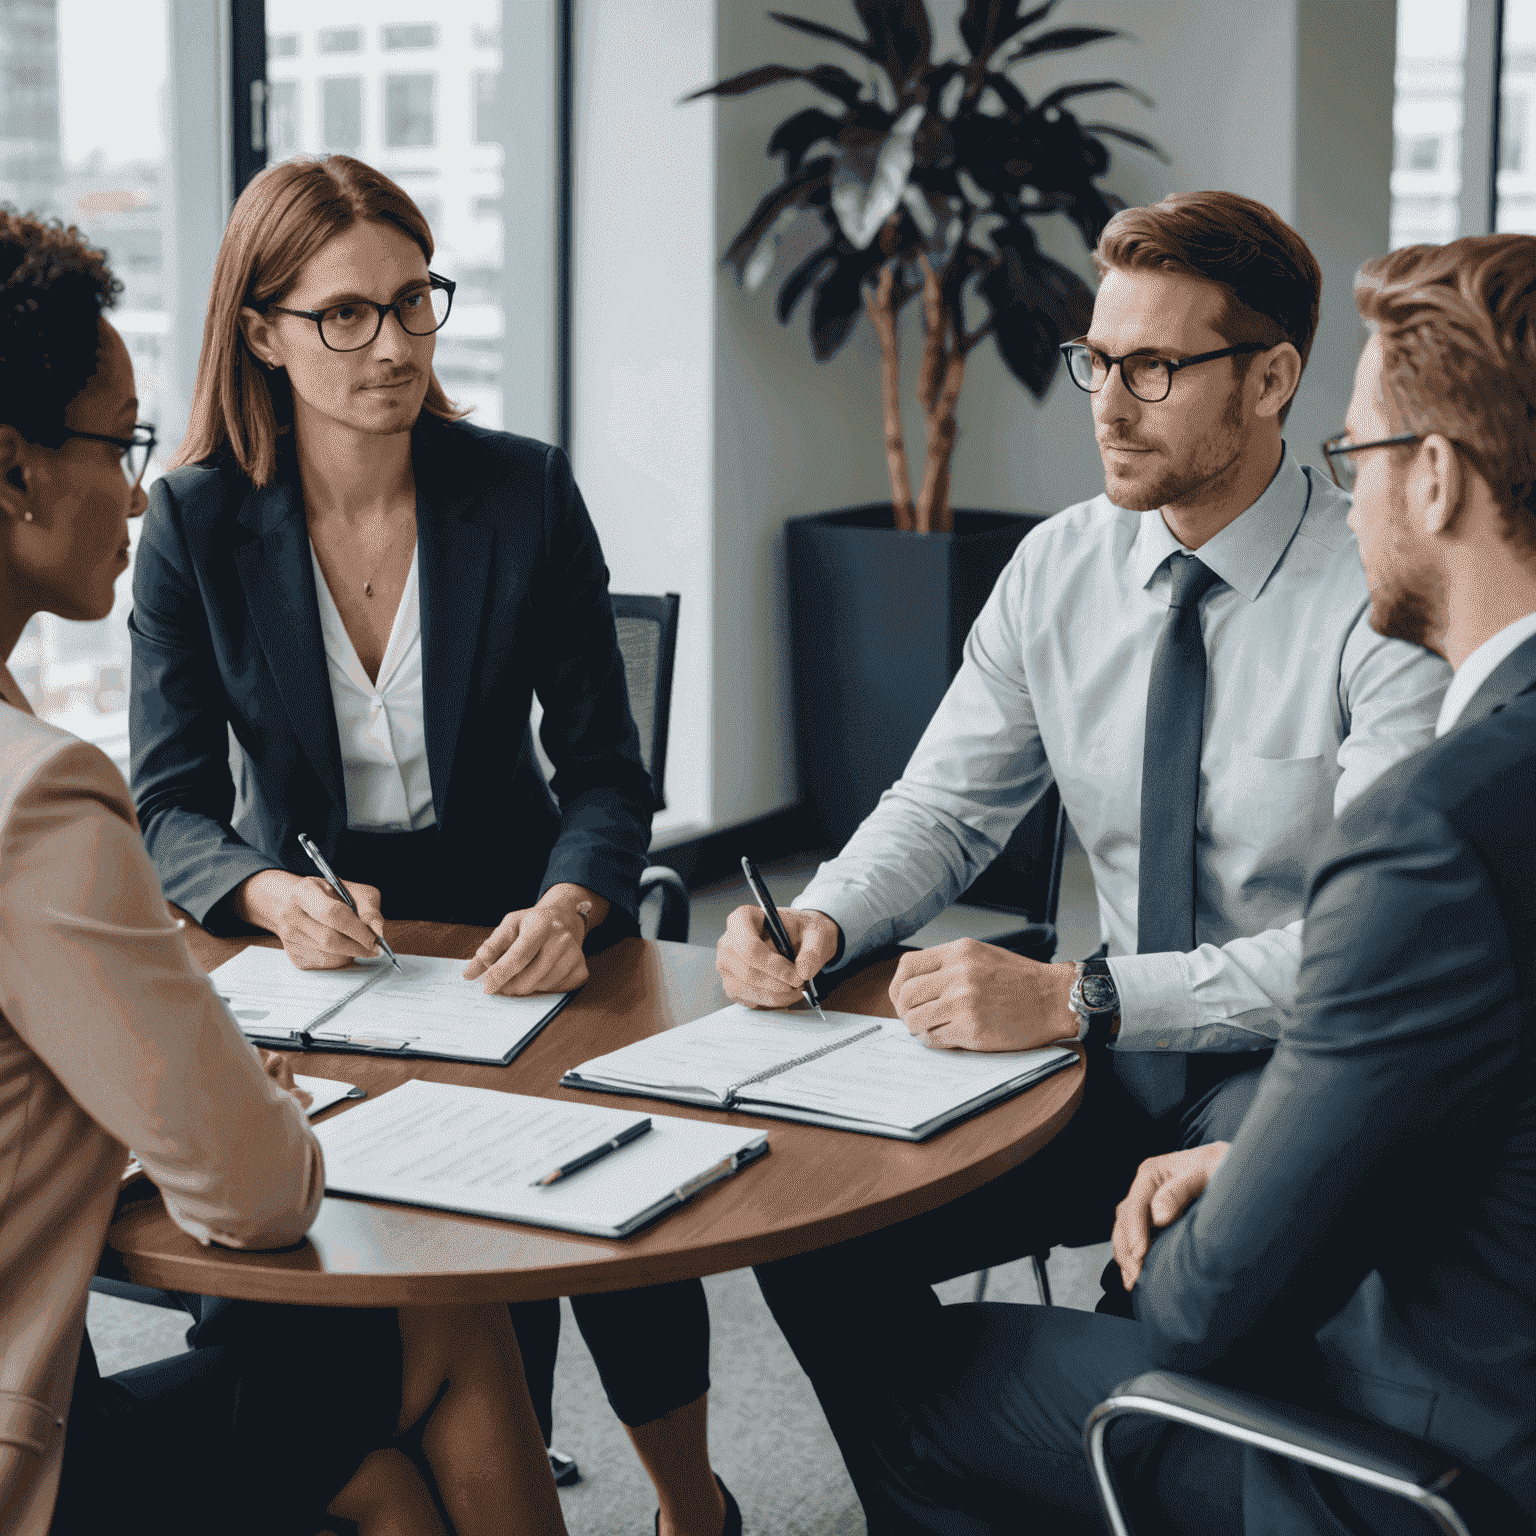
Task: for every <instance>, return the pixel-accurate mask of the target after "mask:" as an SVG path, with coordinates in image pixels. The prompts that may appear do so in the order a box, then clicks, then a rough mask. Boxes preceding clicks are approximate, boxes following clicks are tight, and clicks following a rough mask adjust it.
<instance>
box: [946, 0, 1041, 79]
mask: <svg viewBox="0 0 1536 1536" xmlns="http://www.w3.org/2000/svg"><path fill="white" fill-rule="evenodd" d="M1055 9H1056V0H1045V4H1044V5H1037V6H1036V7H1035V8H1034V9H1033V10H1031V11H1028V12H1026V13H1025V14H1024V15H1023V16H1020V15H1019V0H966V6H965V10H964V12H963V13H962V14H961V17H960V40H961V41H962V42H963V43H964V44H965V46H966V47H967V48H969V49H970V50H971V57H972V58H973V59H975V60H976V61H977V62H978V63H980V64H985V63H986V62H987V60H988V59H990V58H991V57H992V55H993V54H994V53H996V52H997V50H998V49H999V48H1001V47H1002V45H1003V44H1004V43H1006V42H1007V41H1008V39H1009V38H1010V37H1017V36H1018V35H1019V33H1020V32H1022V31H1024V30H1025V28H1026V27H1032V26H1034V24H1035V23H1036V22H1037V21H1044V20H1045V18H1046V17H1047V16H1048V15H1049V14H1050V13H1051V12H1052V11H1053V10H1055Z"/></svg>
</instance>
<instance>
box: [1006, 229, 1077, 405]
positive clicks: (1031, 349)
mask: <svg viewBox="0 0 1536 1536" xmlns="http://www.w3.org/2000/svg"><path fill="white" fill-rule="evenodd" d="M992 238H993V243H994V244H995V245H996V246H997V247H998V252H999V255H1000V256H1001V258H1002V259H1001V260H1000V261H998V262H997V264H996V265H995V266H994V267H993V268H992V270H991V271H989V272H987V273H984V274H983V276H982V278H981V281H980V283H979V284H978V286H979V287H980V289H981V292H982V296H983V297H984V298H985V299H986V301H987V303H988V305H989V306H990V308H991V311H992V334H993V338H994V339H995V340H996V342H997V350H998V353H999V355H1000V356H1001V357H1002V359H1003V363H1004V364H1005V366H1006V367H1007V369H1008V371H1009V372H1010V373H1011V374H1012V375H1013V376H1014V378H1016V379H1017V380H1018V381H1019V383H1021V384H1022V385H1023V386H1024V387H1025V388H1026V389H1027V390H1028V391H1029V392H1030V393H1031V394H1032V395H1033V396H1034V397H1035V399H1037V400H1040V399H1043V398H1044V396H1045V392H1046V390H1048V389H1049V388H1050V387H1051V382H1052V380H1053V379H1054V378H1055V377H1056V369H1057V367H1058V366H1059V365H1060V362H1061V354H1060V352H1059V351H1058V350H1057V348H1058V347H1060V345H1061V343H1062V342H1064V341H1070V340H1071V339H1072V338H1073V337H1074V336H1081V335H1082V334H1083V332H1084V331H1086V330H1087V329H1088V326H1089V324H1090V322H1091V321H1092V319H1093V294H1092V292H1091V291H1090V290H1089V288H1088V285H1087V284H1086V283H1085V282H1084V281H1083V280H1082V279H1081V278H1080V277H1078V275H1077V274H1076V273H1075V272H1072V271H1070V270H1068V268H1066V267H1064V266H1062V265H1061V263H1060V262H1057V261H1053V260H1052V259H1051V258H1050V257H1049V256H1046V255H1044V254H1043V253H1042V252H1041V251H1040V250H1039V249H1038V247H1036V245H1035V242H1034V237H1033V236H1032V235H1030V233H1029V231H1028V230H1027V229H1025V228H1024V227H1023V226H1022V225H1015V226H1012V227H1010V228H1008V229H1004V230H998V231H995V232H994V234H993V237H992Z"/></svg>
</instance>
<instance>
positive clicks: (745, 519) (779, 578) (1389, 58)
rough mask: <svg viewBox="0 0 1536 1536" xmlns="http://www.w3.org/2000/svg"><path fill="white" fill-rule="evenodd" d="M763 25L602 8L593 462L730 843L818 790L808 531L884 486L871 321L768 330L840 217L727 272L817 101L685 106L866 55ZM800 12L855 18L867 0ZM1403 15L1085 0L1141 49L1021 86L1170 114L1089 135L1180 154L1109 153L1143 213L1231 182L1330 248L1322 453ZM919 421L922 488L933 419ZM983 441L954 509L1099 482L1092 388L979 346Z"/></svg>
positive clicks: (1336, 417)
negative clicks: (787, 572) (808, 761)
mask: <svg viewBox="0 0 1536 1536" xmlns="http://www.w3.org/2000/svg"><path fill="white" fill-rule="evenodd" d="M765 9H766V7H765V6H764V5H762V4H761V3H760V0H626V3H625V4H624V5H616V4H612V3H604V0H585V5H584V6H583V7H579V14H580V16H581V24H580V32H579V37H578V53H577V60H576V66H577V78H578V82H579V86H578V90H579V95H578V103H577V111H578V139H577V155H578V158H577V191H576V204H577V236H576V246H577V268H576V295H575V300H576V311H577V317H578V320H577V348H576V357H575V374H576V433H575V455H576V465H577V471H578V474H579V475H580V476H581V479H582V484H583V487H584V489H585V490H586V492H587V495H588V499H589V501H590V502H591V503H592V505H593V510H594V515H595V516H596V517H597V518H598V525H599V528H600V530H601V532H602V534H603V539H604V543H605V546H606V548H607V549H608V552H609V560H610V564H611V565H612V567H613V569H614V576H615V581H616V584H617V585H619V586H621V587H628V588H630V589H632V590H657V591H659V590H662V589H663V588H664V587H666V586H671V587H672V588H674V589H677V590H681V591H682V592H683V594H684V596H683V625H684V631H683V647H682V652H681V654H680V657H679V672H678V678H677V683H676V688H675V693H674V705H673V722H672V731H673V738H672V740H673V746H672V750H671V756H670V758H669V764H668V793H669V798H670V799H672V800H673V801H674V803H675V804H677V805H678V814H679V815H683V814H686V816H687V817H688V818H689V819H690V820H694V821H699V822H702V823H703V824H704V825H706V826H709V827H723V826H729V825H732V824H734V823H738V822H741V821H745V820H748V819H751V818H752V817H755V816H760V815H763V814H766V813H768V812H771V811H773V810H776V809H779V808H781V807H783V806H787V805H790V804H792V803H793V802H794V801H795V799H796V798H797V790H796V786H795V780H794V766H793V742H792V734H791V719H790V695H789V665H788V636H787V627H788V626H787V599H786V593H785V582H784V568H783V536H782V531H781V530H782V525H783V522H784V519H785V518H786V517H789V516H793V515H794V514H796V513H800V512H811V511H818V510H822V509H825V508H829V507H836V506H843V505H849V504H852V503H856V502H860V501H876V500H885V499H888V496H889V491H888V488H887V481H886V477H885V466H884V456H883V453H882V449H881V440H880V404H879V354H878V349H877V347H876V344H875V341H874V338H873V336H872V334H871V333H870V330H869V327H868V326H867V325H866V324H864V323H862V322H861V324H860V326H859V327H858V329H857V330H856V331H855V333H854V335H853V336H852V337H851V338H850V340H849V341H848V343H847V344H846V345H845V347H844V348H843V350H842V352H841V353H840V354H839V355H838V356H837V358H835V359H834V360H833V361H832V362H831V363H829V364H827V365H825V366H818V365H817V364H816V363H815V362H814V361H813V359H812V356H811V351H810V346H809V342H808V339H807V333H806V326H807V314H808V303H807V302H805V301H803V302H802V306H801V308H800V309H799V310H798V311H797V312H796V314H795V316H794V317H793V319H792V320H791V322H790V324H789V325H788V326H787V327H781V326H780V325H779V324H778V322H777V320H776V318H775V315H774V308H773V301H774V296H775V295H776V293H777V287H778V282H779V280H780V279H781V278H782V276H783V274H784V273H785V272H787V271H788V270H790V268H791V266H792V265H793V264H794V263H795V262H796V261H797V260H798V259H799V257H800V255H803V254H804V253H806V252H807V251H809V250H810V249H812V248H813V242H815V243H819V242H818V241H817V229H816V227H815V226H814V225H812V224H810V223H808V222H806V221H802V228H801V229H800V230H798V231H796V232H795V233H794V234H793V235H791V236H790V237H789V238H787V239H786V240H785V242H784V246H783V249H782V250H781V253H780V259H779V263H778V265H776V267H775V271H774V273H773V274H771V275H770V277H769V279H768V281H767V282H766V283H765V284H764V285H763V287H762V288H761V289H759V290H758V291H757V292H756V293H745V292H742V291H740V290H738V289H737V287H736V285H735V281H734V278H733V276H732V275H731V274H730V273H729V272H728V271H725V270H722V269H721V268H720V267H719V265H718V263H719V256H720V254H721V252H723V250H724V248H725V246H726V244H727V243H728V242H729V240H730V238H731V237H732V236H733V235H734V234H735V232H736V230H737V229H738V228H739V227H740V225H741V224H742V222H743V221H744V220H745V218H746V217H747V215H748V213H749V212H750V211H751V209H752V207H753V206H754V205H755V203H756V202H757V200H758V199H759V198H760V197H761V196H762V195H763V194H764V193H765V192H766V191H767V190H768V189H769V188H770V187H772V186H773V185H775V184H776V182H777V181H778V179H779V162H778V160H777V159H775V160H768V159H767V158H766V156H765V154H764V149H765V147H766V145H767V142H768V138H769V136H770V134H771V133H772V130H773V128H774V126H775V125H776V124H777V123H778V122H780V121H781V120H782V119H783V118H785V117H787V116H788V115H789V114H790V113H791V112H793V111H795V110H798V109H799V108H800V107H802V106H808V105H811V104H813V103H814V102H817V101H818V99H819V98H818V95H817V93H815V92H813V91H811V90H810V89H809V88H808V87H804V86H801V85H799V84H795V83H790V84H786V85H781V86H777V87H772V88H767V89H764V90H762V91H759V92H757V93H755V94H754V95H750V96H746V97H741V98H737V99H735V100H731V101H726V102H722V103H720V104H719V105H718V107H716V106H712V105H710V104H708V103H698V104H694V105H691V106H688V107H683V108H678V107H674V106H673V105H672V103H673V102H674V101H675V100H676V99H677V97H679V96H681V95H682V94H684V93H685V92H686V91H687V90H688V89H690V88H693V87H696V86H698V85H702V84H705V83H707V82H709V81H711V80H714V79H716V78H720V77H723V76H726V75H730V74H734V73H737V72H739V71H741V70H743V69H747V68H751V67H753V66H755V65H758V64H762V63H767V62H772V61H778V62H782V63H785V64H791V65H811V64H815V63H819V62H822V61H823V60H828V59H831V58H834V57H836V56H837V55H838V54H839V53H841V52H842V50H839V49H837V48H836V47H835V45H832V44H824V43H819V42H817V41H816V40H815V39H812V38H808V37H804V36H802V35H800V34H798V33H794V32H791V31H789V30H788V29H786V28H783V27H781V26H779V25H777V24H775V23H774V22H772V21H771V20H769V19H768V18H767V17H766V15H765V14H764V11H765ZM790 9H792V11H793V13H794V14H797V15H801V16H805V17H809V18H812V19H815V20H819V21H823V22H826V23H828V24H830V25H833V26H837V27H840V28H843V29H845V30H851V31H857V30H858V24H857V21H856V18H855V15H854V12H853V9H852V6H851V5H850V4H848V3H847V0H798V3H795V4H793V5H792V6H791V7H790ZM930 9H931V11H932V12H933V14H934V18H935V26H936V28H937V29H938V33H939V35H938V40H937V45H936V51H937V52H938V53H940V54H942V53H944V52H947V51H949V50H950V49H953V48H957V47H958V39H957V37H956V35H955V31H954V27H955V19H956V18H957V17H958V15H959V13H960V10H961V5H960V0H930ZM1394 16H1395V6H1394V0H1136V3H1129V0H1065V3H1064V4H1062V5H1061V6H1059V7H1058V9H1057V11H1056V12H1055V13H1054V15H1053V17H1052V23H1053V24H1059V25H1074V24H1076V25H1083V24H1087V25H1093V24H1099V25H1110V26H1119V27H1123V28H1125V29H1126V30H1127V31H1130V32H1133V33H1134V34H1135V37H1136V39H1137V40H1136V41H1132V40H1114V41H1111V42H1108V43H1102V44H1098V45H1095V46H1093V47H1090V48H1085V49H1081V50H1079V51H1077V52H1075V53H1067V54H1059V55H1047V56H1045V57H1044V58H1042V59H1041V60H1039V61H1037V66H1036V67H1035V68H1033V69H1032V70H1028V71H1018V72H1016V75H1017V78H1018V82H1019V84H1020V85H1021V87H1022V88H1023V89H1024V90H1025V91H1026V94H1029V95H1032V96H1035V97H1038V96H1040V95H1042V94H1044V93H1045V92H1046V91H1047V90H1049V89H1051V88H1052V87H1054V86H1055V85H1058V84H1061V83H1064V82H1066V81H1069V80H1089V79H1106V78H1108V79H1121V80H1125V81H1127V82H1128V83H1130V84H1133V85H1136V86H1138V87H1140V88H1141V89H1143V90H1145V91H1147V92H1148V93H1149V94H1150V95H1151V96H1152V97H1153V98H1154V100H1155V101H1156V103H1157V106H1156V110H1154V111H1148V110H1147V109H1146V108H1144V107H1142V106H1140V105H1139V104H1138V103H1137V102H1135V101H1134V100H1133V99H1132V98H1130V97H1127V96H1117V95H1106V96H1101V97H1090V98H1087V99H1086V100H1085V101H1084V102H1083V103H1082V104H1081V105H1082V108H1083V110H1082V112H1081V114H1080V115H1082V116H1083V117H1084V118H1085V119H1087V120H1093V119H1099V120H1103V121H1106V122H1113V123H1117V124H1119V125H1121V126H1124V127H1126V128H1130V129H1133V130H1135V131H1138V132H1141V133H1144V134H1147V135H1148V136H1150V137H1152V138H1154V139H1156V140H1157V141H1158V142H1159V143H1161V144H1162V145H1163V147H1164V148H1165V149H1166V150H1167V151H1168V152H1169V154H1170V156H1171V162H1172V163H1171V164H1169V165H1166V166H1165V165H1163V164H1161V163H1160V162H1158V161H1156V160H1154V159H1152V158H1151V157H1150V156H1148V155H1146V154H1144V153H1143V152H1141V151H1139V150H1136V149H1132V148H1129V147H1123V146H1122V147H1119V148H1116V149H1115V150H1114V159H1113V162H1112V166H1111V171H1110V175H1109V177H1108V178H1107V181H1106V183H1105V185H1106V186H1107V187H1108V188H1109V189H1111V190H1113V191H1115V192H1118V193H1119V195H1120V196H1121V197H1123V198H1124V199H1125V200H1126V201H1127V202H1129V203H1145V202H1149V201H1153V200H1155V199H1156V198H1158V197H1161V196H1163V195H1164V194H1165V193H1167V192H1171V191H1175V190H1186V189H1188V190H1192V189H1201V188H1214V187H1224V188H1229V189H1231V190H1233V191H1238V192H1243V193H1246V194H1248V195H1249V196H1252V197H1256V198H1258V199H1260V200H1261V201H1263V202H1266V203H1268V204H1270V205H1271V206H1272V207H1274V208H1275V209H1276V210H1277V211H1278V212H1280V213H1281V214H1282V215H1283V216H1284V217H1286V218H1287V219H1289V220H1291V221H1292V222H1293V223H1294V224H1295V225H1296V227H1297V228H1298V229H1299V230H1300V232H1301V233H1302V235H1303V236H1304V237H1305V238H1306V239H1307V240H1308V242H1309V243H1310V244H1311V245H1312V247H1313V250H1314V251H1315V252H1316V254H1317V256H1318V258H1319V261H1320V263H1321V265H1322V267H1323V272H1324V292H1323V319H1322V325H1321V328H1320V333H1319V340H1318V342H1317V344H1316V345H1315V347H1314V352H1313V361H1312V364H1311V367H1310V368H1309V370H1308V374H1307V377H1306V379H1305V381H1304V383H1303V385H1302V392H1301V395H1300V396H1299V398H1298V401H1297V404H1296V406H1295V408H1294V410H1293V413H1292V417H1291V422H1290V427H1289V431H1288V436H1289V438H1290V440H1291V441H1292V443H1293V445H1294V446H1295V448H1296V449H1297V451H1298V452H1299V453H1300V454H1301V455H1302V457H1303V458H1304V459H1306V460H1308V461H1311V462H1317V444H1318V443H1319V442H1320V441H1321V439H1322V438H1323V437H1325V436H1326V435H1328V434H1329V433H1330V432H1333V431H1336V430H1338V428H1339V426H1340V424H1341V423H1342V420H1343V415H1344V408H1345V406H1346V404H1347V402H1348V397H1349V389H1350V378H1351V376H1352V372H1353V367H1354V359H1355V355H1356V350H1357V345H1358V326H1357V322H1356V319H1355V312H1354V307H1353V304H1352V302H1351V299H1350V294H1349V278H1350V276H1351V274H1352V273H1353V271H1354V268H1355V266H1357V265H1358V263H1359V262H1360V261H1361V260H1362V259H1364V257H1365V256H1367V255H1370V254H1373V253H1374V252H1376V251H1379V250H1384V249H1385V248H1386V242H1387V226H1388V177H1389V172H1390V162H1391V121H1392V65H1393V34H1394ZM839 62H842V63H844V64H845V66H846V67H850V68H854V69H857V67H858V62H859V61H858V60H857V59H856V58H854V57H853V56H852V55H846V54H845V55H844V57H843V58H841V59H840V60H839ZM637 176H638V177H639V181H638V183H637ZM711 177H713V180H711V179H709V178H711ZM1056 225H1057V226H1058V227H1054V228H1053V227H1052V226H1051V225H1042V226H1040V230H1041V233H1042V236H1044V237H1045V239H1044V240H1043V243H1045V244H1046V246H1047V248H1048V249H1049V250H1050V251H1051V252H1052V254H1054V255H1056V256H1057V257H1058V258H1059V259H1061V260H1065V261H1068V262H1069V263H1070V264H1071V265H1073V266H1074V267H1075V268H1076V269H1077V270H1078V271H1079V272H1081V273H1082V274H1083V276H1084V277H1086V278H1088V279H1090V280H1092V277H1093V271H1092V264H1091V262H1089V260H1088V258H1087V254H1086V252H1085V251H1084V249H1083V247H1082V243H1081V241H1080V240H1079V239H1078V237H1077V235H1076V232H1075V231H1074V230H1072V228H1071V227H1070V226H1069V225H1067V224H1066V223H1065V221H1056ZM1047 231H1049V234H1048V235H1047V233H1046V232H1047ZM626 242H627V243H626ZM620 250H623V251H624V252H625V254H624V255H623V256H622V258H621V257H620V255H619V252H620ZM919 341H920V323H919V318H918V314H917V306H916V305H915V304H913V305H911V306H909V309H908V313H907V315H906V317H905V325H904V330H903V335H902V345H903V350H904V359H903V361H904V370H905V372H906V374H907V380H906V398H907V400H908V402H909V405H910V402H911V400H912V379H913V376H914V375H915V365H916V356H917V349H918V345H919ZM906 425H907V433H908V443H909V451H910V450H911V449H912V448H913V447H916V449H917V452H916V453H914V455H913V456H914V476H915V475H916V474H917V472H918V466H919V464H920V459H921V449H920V445H921V442H922V431H921V417H920V415H919V414H918V413H917V412H916V410H915V408H914V409H912V411H911V414H909V416H908V418H907V423H906ZM960 425H961V433H962V437H961V442H960V444H959V447H958V450H957V456H956V462H955V469H954V499H955V502H956V504H957V505H961V506H981V507H998V508H1027V509H1033V510H1040V511H1054V510H1057V509H1058V508H1060V507H1062V506H1065V505H1068V504H1069V503H1071V502H1073V501H1077V500H1081V499H1083V498H1084V497H1087V496H1091V495H1094V494H1096V493H1097V492H1098V491H1099V490H1100V489H1102V484H1103V482H1102V476H1101V471H1100V467H1099V461H1098V456H1097V453H1096V452H1095V450H1094V446H1093V438H1092V433H1091V430H1090V424H1089V415H1088V407H1087V403H1086V400H1085V398H1084V397H1083V396H1082V395H1081V394H1079V393H1078V392H1077V391H1076V390H1075V389H1074V388H1073V387H1072V385H1071V384H1070V383H1069V382H1067V381H1066V380H1065V379H1058V381H1057V383H1056V385H1055V387H1054V388H1053V390H1052V392H1051V393H1050V395H1049V396H1048V397H1047V398H1046V400H1045V401H1044V403H1043V404H1040V405H1036V404H1035V402H1034V401H1033V399H1032V398H1031V397H1030V396H1029V395H1028V394H1027V393H1026V392H1025V391H1024V390H1023V389H1022V388H1021V387H1020V386H1019V385H1017V384H1016V383H1015V382H1014V381H1013V379H1012V377H1011V376H1010V375H1009V374H1008V373H1007V372H1006V370H1004V369H1003V367H1002V365H1001V363H1000V362H999V361H998V359H997V356H996V353H995V351H994V350H993V349H992V348H991V347H989V346H984V347H982V348H980V349H978V351H977V352H976V353H975V354H973V356H972V359H971V364H970V368H969V370H968V374H967V378H966V383H965V390H964V393H963V394H962V396H961V403H960ZM685 801H686V811H685V810H684V802H685ZM669 819H671V818H669Z"/></svg>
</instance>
